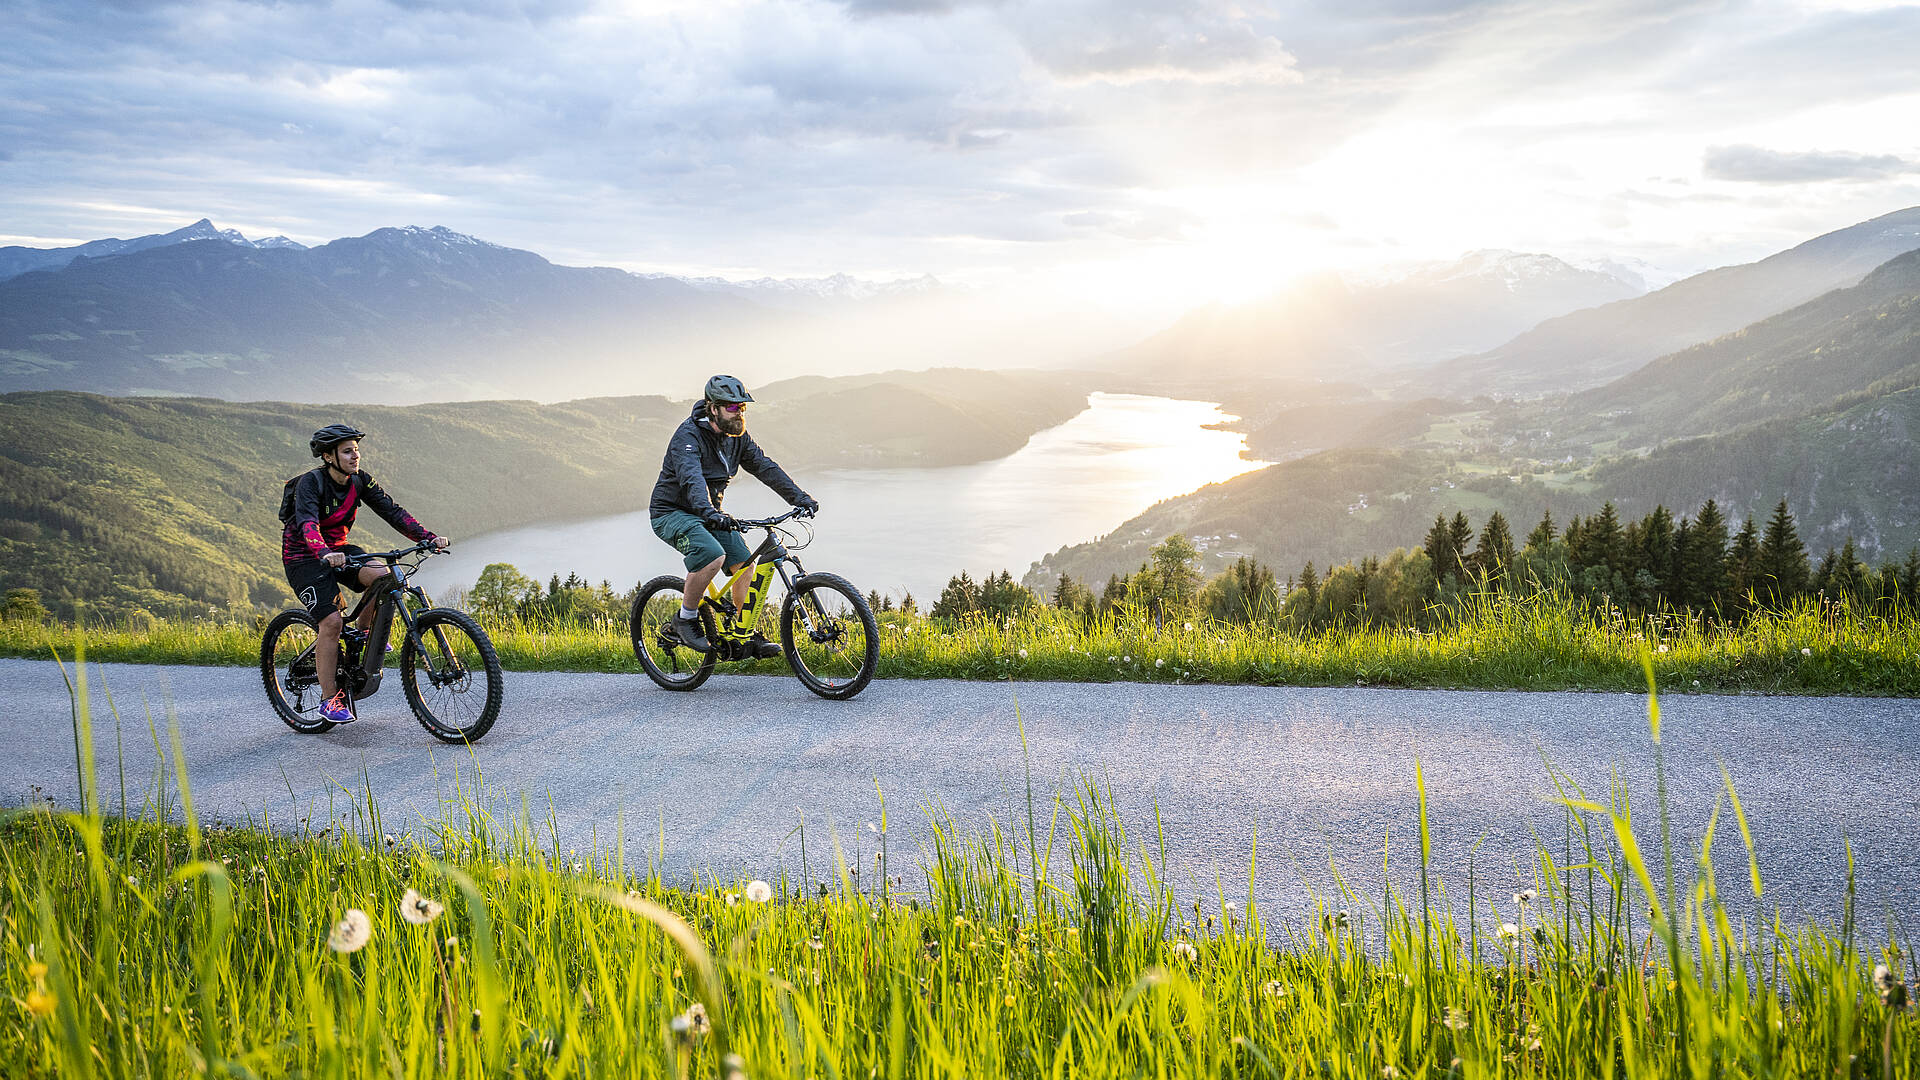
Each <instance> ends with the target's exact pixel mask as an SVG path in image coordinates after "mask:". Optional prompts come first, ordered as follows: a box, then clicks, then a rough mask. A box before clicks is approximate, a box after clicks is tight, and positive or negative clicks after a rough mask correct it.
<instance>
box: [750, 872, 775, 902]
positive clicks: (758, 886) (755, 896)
mask: <svg viewBox="0 0 1920 1080" xmlns="http://www.w3.org/2000/svg"><path fill="white" fill-rule="evenodd" d="M747 899H749V900H751V901H753V902H754V903H756V904H764V903H766V902H767V901H769V900H771V899H773V886H771V885H769V884H767V883H766V882H764V881H761V880H759V879H758V878H756V879H754V880H752V881H749V882H747Z"/></svg>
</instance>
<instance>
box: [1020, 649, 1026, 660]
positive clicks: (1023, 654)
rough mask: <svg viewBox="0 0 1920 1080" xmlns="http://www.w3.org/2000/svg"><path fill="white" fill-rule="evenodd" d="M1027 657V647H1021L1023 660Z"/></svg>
mask: <svg viewBox="0 0 1920 1080" xmlns="http://www.w3.org/2000/svg"><path fill="white" fill-rule="evenodd" d="M1026 658H1027V650H1025V649H1021V650H1020V659H1022V660H1025V659H1026Z"/></svg>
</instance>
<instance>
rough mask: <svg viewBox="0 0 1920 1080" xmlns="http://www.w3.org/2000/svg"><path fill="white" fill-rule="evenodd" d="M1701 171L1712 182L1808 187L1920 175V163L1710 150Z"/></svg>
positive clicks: (1830, 153) (1888, 157) (1760, 150)
mask: <svg viewBox="0 0 1920 1080" xmlns="http://www.w3.org/2000/svg"><path fill="white" fill-rule="evenodd" d="M1701 169H1702V171H1704V172H1705V173H1706V175H1707V178H1708V179H1711V180H1741V181H1746V182H1749V183H1756V184H1808V183H1816V182H1819V181H1822V180H1855V181H1859V180H1885V179H1887V178H1889V177H1894V176H1900V175H1902V174H1905V173H1911V172H1920V162H1913V161H1908V160H1906V159H1905V158H1900V157H1895V156H1893V155H1892V154H1848V153H1839V152H1833V151H1825V150H1807V151H1800V152H1791V151H1781V150H1768V149H1766V148H1764V147H1759V146H1714V147H1709V148H1708V150H1707V153H1706V157H1705V158H1704V159H1703V161H1702V162H1701Z"/></svg>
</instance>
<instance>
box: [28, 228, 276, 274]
mask: <svg viewBox="0 0 1920 1080" xmlns="http://www.w3.org/2000/svg"><path fill="white" fill-rule="evenodd" d="M194 240H223V241H225V242H227V243H229V244H237V245H239V246H240V247H247V248H259V249H263V250H264V249H267V248H292V249H294V250H296V251H305V250H306V245H305V244H302V243H298V242H296V241H293V240H289V239H287V238H286V237H284V236H273V237H268V238H267V239H265V240H249V239H247V238H246V237H245V236H243V235H241V233H240V230H238V229H222V228H218V227H217V226H215V225H214V223H213V222H212V221H210V220H208V219H206V218H201V219H200V220H199V221H196V222H194V223H193V224H191V225H188V226H187V227H185V228H183V229H175V230H173V231H172V232H169V233H149V234H147V235H146V236H136V237H134V238H133V239H131V240H122V239H120V238H119V237H117V236H115V237H108V238H107V239H105V240H91V241H88V242H87V243H84V244H75V245H74V246H72V247H63V248H33V247H0V281H4V280H6V279H7V278H10V277H17V276H19V275H21V274H25V273H28V272H30V271H34V270H58V269H60V268H62V267H64V266H67V265H69V264H70V263H72V262H73V260H75V259H78V258H88V259H103V258H106V257H107V256H110V255H130V254H132V253H134V252H136V251H147V250H149V249H152V248H157V247H166V246H168V245H170V244H185V243H190V242H192V241H194Z"/></svg>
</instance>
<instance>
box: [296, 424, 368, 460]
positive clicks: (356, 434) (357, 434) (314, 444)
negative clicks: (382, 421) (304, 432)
mask: <svg viewBox="0 0 1920 1080" xmlns="http://www.w3.org/2000/svg"><path fill="white" fill-rule="evenodd" d="M366 437H367V433H366V432H364V431H361V430H360V429H359V428H356V427H349V426H347V425H346V424H328V425H327V426H326V427H323V428H321V429H320V430H319V431H316V432H314V433H313V438H312V439H310V440H308V441H307V449H309V450H311V451H313V456H314V457H319V456H320V455H321V454H324V453H326V452H327V451H329V450H331V449H333V448H334V447H336V446H339V445H340V444H341V443H343V442H346V441H347V440H349V439H364V438H366Z"/></svg>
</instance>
